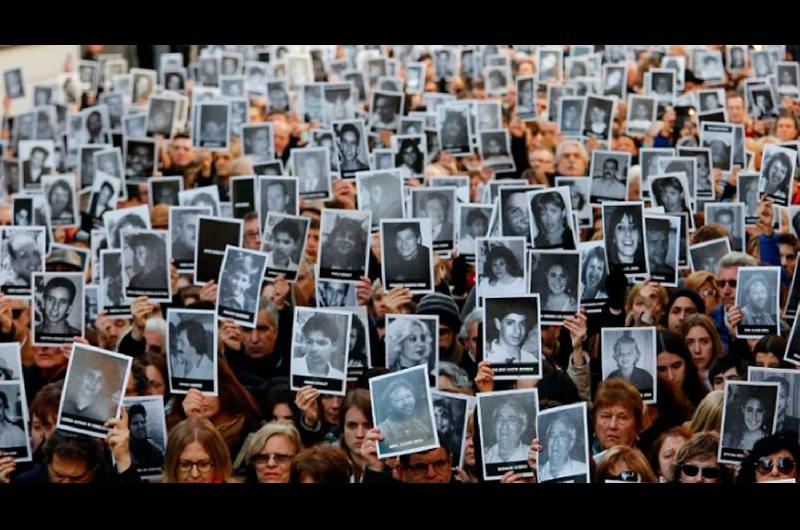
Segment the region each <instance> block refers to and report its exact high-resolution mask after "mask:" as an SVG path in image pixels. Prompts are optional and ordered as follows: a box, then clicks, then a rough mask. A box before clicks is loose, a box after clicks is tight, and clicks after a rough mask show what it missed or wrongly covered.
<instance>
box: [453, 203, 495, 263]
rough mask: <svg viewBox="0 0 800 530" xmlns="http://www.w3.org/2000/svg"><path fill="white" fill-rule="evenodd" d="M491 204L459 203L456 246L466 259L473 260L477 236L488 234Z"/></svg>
mask: <svg viewBox="0 0 800 530" xmlns="http://www.w3.org/2000/svg"><path fill="white" fill-rule="evenodd" d="M492 209H493V208H492V206H489V205H485V204H466V203H465V204H459V205H458V208H457V210H456V211H457V214H458V225H457V227H458V242H457V243H456V248H457V249H458V253H459V254H460V255H463V256H466V258H467V261H469V262H473V263H474V261H475V254H476V252H477V248H478V238H479V237H486V236H487V235H488V234H489V219H490V218H491V217H492Z"/></svg>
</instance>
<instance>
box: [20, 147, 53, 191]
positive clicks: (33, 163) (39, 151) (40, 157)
mask: <svg viewBox="0 0 800 530" xmlns="http://www.w3.org/2000/svg"><path fill="white" fill-rule="evenodd" d="M18 149H19V151H18V153H17V159H18V160H19V168H20V169H19V176H20V177H21V178H22V186H21V187H20V189H22V190H24V191H41V189H42V177H43V176H44V175H47V174H49V173H53V172H54V168H55V165H56V160H55V151H56V148H55V144H54V143H53V141H52V140H20V141H19V147H18Z"/></svg>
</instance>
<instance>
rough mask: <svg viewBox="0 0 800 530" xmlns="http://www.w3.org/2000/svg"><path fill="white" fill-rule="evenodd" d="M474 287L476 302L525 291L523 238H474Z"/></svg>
mask: <svg viewBox="0 0 800 530" xmlns="http://www.w3.org/2000/svg"><path fill="white" fill-rule="evenodd" d="M476 243H477V249H478V252H477V256H476V265H475V266H476V274H477V279H476V284H477V295H478V299H479V300H480V299H481V298H483V297H485V296H505V295H515V294H519V293H523V292H526V291H527V283H526V281H525V279H526V277H527V276H526V274H525V273H526V270H525V265H526V260H525V238H524V237H485V238H484V237H481V238H477V240H476Z"/></svg>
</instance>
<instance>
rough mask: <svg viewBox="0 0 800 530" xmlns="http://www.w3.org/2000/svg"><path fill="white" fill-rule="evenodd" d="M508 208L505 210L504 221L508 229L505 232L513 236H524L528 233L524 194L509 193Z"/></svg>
mask: <svg viewBox="0 0 800 530" xmlns="http://www.w3.org/2000/svg"><path fill="white" fill-rule="evenodd" d="M507 203H508V206H507V209H506V219H507V220H508V225H509V226H508V227H507V228H506V230H507V231H508V232H509V233H510V234H511V235H515V236H524V235H527V234H528V232H529V221H528V208H527V203H526V197H525V192H517V193H511V194H509V195H508V201H507Z"/></svg>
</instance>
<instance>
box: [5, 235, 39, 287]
mask: <svg viewBox="0 0 800 530" xmlns="http://www.w3.org/2000/svg"><path fill="white" fill-rule="evenodd" d="M9 244H10V245H11V247H12V248H13V249H14V256H13V257H12V256H11V253H9V258H10V259H11V268H12V269H14V272H16V273H17V275H18V276H21V277H22V278H28V281H29V282H30V273H31V272H33V271H36V270H39V269H40V268H41V263H42V256H41V254H40V253H39V249H38V248H37V247H36V242H35V241H34V240H33V239H32V238H31V237H30V236H26V235H22V236H17V237H16V238H14V239H13V240H12V241H11V242H10V243H9Z"/></svg>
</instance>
